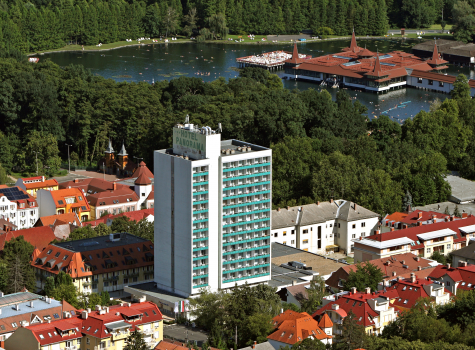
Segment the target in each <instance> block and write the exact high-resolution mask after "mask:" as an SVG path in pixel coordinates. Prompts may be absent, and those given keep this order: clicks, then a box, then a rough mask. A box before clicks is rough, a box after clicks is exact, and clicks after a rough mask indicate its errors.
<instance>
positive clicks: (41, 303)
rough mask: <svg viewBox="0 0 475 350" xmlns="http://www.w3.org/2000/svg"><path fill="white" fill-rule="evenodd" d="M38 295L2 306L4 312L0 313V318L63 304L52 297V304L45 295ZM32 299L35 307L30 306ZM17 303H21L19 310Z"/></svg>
mask: <svg viewBox="0 0 475 350" xmlns="http://www.w3.org/2000/svg"><path fill="white" fill-rule="evenodd" d="M16 294H18V293H16ZM28 294H32V293H28ZM7 297H8V295H7ZM36 297H37V298H36V299H30V300H28V301H23V302H21V303H15V304H12V305H8V306H3V307H2V308H1V310H2V313H1V314H0V319H5V318H8V317H13V316H18V315H23V314H29V313H32V312H33V313H35V312H38V311H41V310H47V309H52V308H55V307H60V306H61V302H60V301H58V300H54V299H51V304H50V303H48V302H46V300H45V297H42V296H40V295H37V296H36ZM0 300H1V299H0ZM31 300H33V307H30V301H31ZM15 305H19V310H16V309H15ZM51 316H53V315H51ZM60 317H61V316H60Z"/></svg>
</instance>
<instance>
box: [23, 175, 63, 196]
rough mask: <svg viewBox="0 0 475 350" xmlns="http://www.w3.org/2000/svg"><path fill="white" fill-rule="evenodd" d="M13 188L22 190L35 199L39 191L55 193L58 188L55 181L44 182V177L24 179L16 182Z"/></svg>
mask: <svg viewBox="0 0 475 350" xmlns="http://www.w3.org/2000/svg"><path fill="white" fill-rule="evenodd" d="M15 186H18V187H20V188H22V189H24V190H25V191H26V192H27V193H28V194H29V195H31V196H33V197H36V192H37V191H39V190H45V191H55V190H57V189H58V188H59V187H58V181H56V180H55V179H50V180H46V178H45V177H44V176H35V177H24V178H20V179H18V180H17V182H16V183H15Z"/></svg>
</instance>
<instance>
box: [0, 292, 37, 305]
mask: <svg viewBox="0 0 475 350" xmlns="http://www.w3.org/2000/svg"><path fill="white" fill-rule="evenodd" d="M40 298H41V296H39V295H38V294H33V293H30V292H18V293H13V294H7V295H4V296H3V297H1V298H0V307H3V306H6V305H14V304H18V303H21V302H24V301H29V300H36V299H40Z"/></svg>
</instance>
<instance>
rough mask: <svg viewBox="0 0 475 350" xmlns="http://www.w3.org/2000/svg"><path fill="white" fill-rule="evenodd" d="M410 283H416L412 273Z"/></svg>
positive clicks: (414, 275)
mask: <svg viewBox="0 0 475 350" xmlns="http://www.w3.org/2000/svg"><path fill="white" fill-rule="evenodd" d="M411 282H412V283H416V274H415V273H414V272H413V273H411Z"/></svg>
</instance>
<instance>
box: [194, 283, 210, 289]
mask: <svg viewBox="0 0 475 350" xmlns="http://www.w3.org/2000/svg"><path fill="white" fill-rule="evenodd" d="M207 286H208V283H205V284H199V285H196V286H193V289H194V288H203V287H207Z"/></svg>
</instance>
